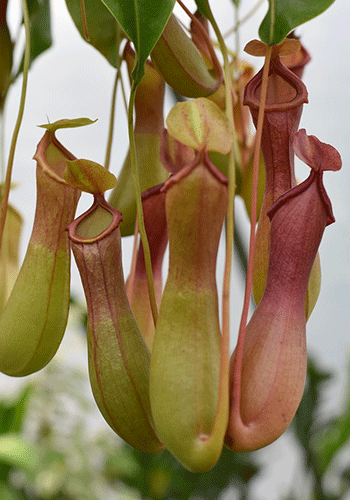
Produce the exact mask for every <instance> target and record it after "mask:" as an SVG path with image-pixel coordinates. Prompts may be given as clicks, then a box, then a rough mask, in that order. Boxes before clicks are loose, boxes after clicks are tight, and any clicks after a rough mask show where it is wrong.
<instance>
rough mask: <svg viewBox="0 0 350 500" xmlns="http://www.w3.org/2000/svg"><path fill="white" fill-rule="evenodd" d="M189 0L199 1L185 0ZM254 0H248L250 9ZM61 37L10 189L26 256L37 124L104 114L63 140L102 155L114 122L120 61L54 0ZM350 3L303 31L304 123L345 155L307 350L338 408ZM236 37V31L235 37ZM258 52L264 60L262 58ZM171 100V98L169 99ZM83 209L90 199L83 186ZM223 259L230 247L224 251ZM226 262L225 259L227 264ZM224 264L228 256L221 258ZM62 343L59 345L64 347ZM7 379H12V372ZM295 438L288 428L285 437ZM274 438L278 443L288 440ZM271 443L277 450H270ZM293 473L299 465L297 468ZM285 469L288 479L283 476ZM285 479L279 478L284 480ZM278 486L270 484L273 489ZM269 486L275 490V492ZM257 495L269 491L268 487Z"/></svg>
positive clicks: (329, 176) (250, 32) (86, 153)
mask: <svg viewBox="0 0 350 500" xmlns="http://www.w3.org/2000/svg"><path fill="white" fill-rule="evenodd" d="M186 3H187V5H189V6H190V7H191V6H192V5H194V3H192V2H186ZM253 3H254V2H251V1H248V0H242V2H241V4H242V6H241V13H242V15H244V14H245V13H246V12H247V11H248V10H249V9H250V7H251V6H252V5H253ZM19 4H20V2H19V1H17V0H10V8H11V11H10V14H11V21H12V23H13V26H14V27H15V26H16V18H17V13H18V5H19ZM212 4H213V8H214V11H215V13H216V17H217V21H218V24H219V25H220V27H221V28H222V30H223V31H226V30H227V29H228V28H229V27H230V26H231V25H232V19H233V13H232V8H231V3H230V1H229V0H220V2H219V1H216V2H212ZM266 8H267V2H266V4H264V5H263V6H262V7H261V9H260V10H259V12H258V13H257V14H256V15H255V16H254V17H253V18H252V19H251V20H250V21H249V22H247V23H246V24H245V25H244V26H243V27H242V30H241V46H242V47H244V45H245V44H246V43H247V42H248V41H249V40H250V39H252V38H257V37H258V33H257V30H258V26H259V24H260V22H261V20H262V18H263V16H264V13H265V11H266ZM52 15H53V26H52V28H53V37H54V44H53V47H52V49H50V50H49V51H47V52H46V53H45V54H44V55H42V56H41V57H40V58H39V59H38V60H37V61H36V62H35V63H34V65H33V67H32V69H31V71H30V75H29V84H28V97H27V103H26V109H25V114H24V119H23V125H22V128H21V131H20V135H19V140H18V145H17V151H16V156H15V164H14V174H13V181H14V182H16V183H18V184H19V187H18V188H17V189H16V190H13V192H12V193H11V202H12V203H13V204H14V205H15V206H16V207H17V208H18V209H19V210H20V212H21V213H22V215H23V216H24V218H25V227H24V233H23V238H22V244H21V249H22V252H21V254H22V256H23V255H24V252H25V248H26V245H27V242H28V239H29V237H30V232H31V226H32V222H33V217H34V209H35V163H34V161H33V160H32V156H33V154H34V152H35V149H36V145H37V143H38V142H39V140H40V138H41V136H42V133H43V132H42V129H39V128H37V125H39V124H42V123H46V122H47V121H48V118H49V120H50V121H51V122H53V121H55V120H58V119H61V118H75V117H81V116H87V117H89V118H91V119H96V118H98V122H97V123H95V124H94V125H90V126H88V127H82V128H80V129H79V128H78V129H70V130H67V131H64V130H63V131H59V132H58V134H57V135H58V138H59V139H60V141H61V142H62V143H63V144H64V145H65V146H66V147H67V148H68V149H69V150H70V151H72V153H73V154H74V155H75V156H77V157H83V158H88V159H91V160H94V161H97V162H99V163H103V162H104V156H105V149H106V138H107V130H108V122H109V110H110V97H111V90H112V85H113V80H114V74H115V73H114V69H113V68H111V67H110V66H109V65H108V63H107V62H106V61H105V59H104V58H103V57H102V56H101V55H100V54H99V53H98V52H97V51H95V50H94V49H93V48H92V47H91V46H88V45H87V44H86V43H84V42H83V40H82V39H81V37H80V35H79V34H78V32H77V30H76V29H75V26H74V25H73V23H72V21H71V20H70V18H69V15H68V12H67V9H66V6H65V2H64V0H55V1H54V2H52ZM349 22H350V3H349V2H348V1H347V0H336V1H335V3H334V4H333V5H332V6H331V7H330V8H329V9H328V10H327V11H326V12H325V13H324V14H322V15H321V16H319V17H318V18H316V19H314V20H312V21H310V22H308V23H306V24H305V25H303V26H301V27H300V28H299V29H298V31H297V33H298V34H299V35H301V36H302V41H303V43H304V45H305V46H306V47H307V49H308V50H309V52H310V54H311V56H312V61H311V63H310V64H309V65H308V66H307V68H306V70H305V74H304V82H305V84H306V86H307V87H308V92H309V104H308V105H305V106H304V111H303V115H302V119H301V123H300V128H306V130H307V133H308V134H313V135H316V136H317V137H318V138H319V139H320V140H321V141H323V142H327V143H329V144H332V145H333V146H334V147H336V148H337V149H338V150H339V152H340V154H341V156H342V159H343V168H342V170H341V171H340V172H326V173H325V176H324V183H325V186H326V189H327V192H328V194H329V196H330V198H331V200H332V203H333V211H334V214H335V217H336V223H335V224H333V225H331V226H329V227H328V228H327V229H326V231H325V235H324V238H323V241H322V243H321V247H320V255H321V266H322V287H321V295H320V297H319V300H318V303H317V305H316V307H315V310H314V312H313V313H312V316H311V318H310V320H309V322H308V325H307V341H308V349H309V353H310V354H311V355H313V356H315V358H316V359H317V360H318V361H321V363H322V365H323V367H324V368H327V369H331V370H333V371H335V373H336V375H337V377H336V380H335V383H334V384H333V385H332V388H331V389H330V390H329V391H328V399H327V402H326V405H325V408H326V409H327V410H328V411H329V412H336V410H337V408H338V407H339V404H341V401H342V395H343V391H344V390H345V381H346V370H348V367H349V365H350V359H349V346H350V338H349V337H350V336H349V333H350V326H349V323H350V321H349V311H350V259H349V247H350V221H349V215H350V197H349V190H350V148H349V146H350V118H349V117H350V56H349V46H350V29H349V25H350V24H349ZM231 41H232V39H231V40H230V39H229V43H230V42H231ZM247 59H250V60H251V61H252V62H253V64H254V65H255V66H256V68H257V69H259V68H260V66H261V64H262V60H261V59H254V60H253V59H252V58H249V57H247ZM20 85H21V79H19V80H18V81H17V82H16V84H15V85H14V86H13V88H12V89H11V91H10V94H9V98H8V106H7V113H6V120H7V121H6V144H7V148H8V145H9V142H10V139H11V134H12V130H13V126H14V122H15V119H16V116H17V109H18V102H19V95H20ZM168 109H169V108H168ZM116 116H117V120H116V127H115V138H114V147H113V154H112V162H111V169H112V171H113V172H114V173H116V174H117V173H118V171H119V169H120V168H121V165H122V163H123V161H124V157H125V154H126V151H127V144H128V139H127V130H126V120H125V113H124V109H123V105H122V103H121V101H120V100H118V104H117V114H116ZM297 165H298V166H297V175H298V177H299V178H300V179H304V178H305V177H306V176H307V175H308V172H309V168H308V167H305V166H303V165H301V164H299V163H298V164H297ZM82 198H83V200H82V202H81V204H80V206H79V213H81V212H82V211H83V210H84V209H86V208H87V207H88V206H89V205H90V202H91V198H90V197H89V196H88V195H84V196H83V197H82ZM219 258H220V259H221V261H220V262H221V264H222V259H223V254H222V253H221V254H220V257H219ZM124 259H125V266H126V273H128V269H129V262H130V239H129V242H125V252H124ZM221 264H220V265H221ZM219 267H220V266H219ZM72 276H73V277H72V291H73V292H74V293H77V294H81V293H82V292H81V286H80V283H79V276H78V273H77V271H76V270H75V266H74V267H73V273H72ZM233 281H234V282H235V283H236V285H235V286H234V287H233V297H232V315H233V323H232V337H233V342H234V339H235V336H236V331H237V324H238V319H239V316H240V310H241V300H242V297H241V293H240V290H241V279H240V276H239V274H238V272H237V270H236V271H235V275H234V277H233ZM64 345H65V344H63V345H62V347H61V350H62V349H63V348H64ZM4 383H6V382H5V380H4ZM286 439H288V437H287V438H286ZM274 446H275V445H272V447H270V448H271V449H272V450H274V451H273V452H272V451H271V453H277V454H278V453H279V451H278V450H280V449H281V448H278V446H277V447H274ZM267 453H269V452H267ZM292 473H293V470H292V468H291V471H290V474H292ZM284 483H285V478H284V479H283V484H284ZM280 488H281V485H279V484H278V481H277V483H276V489H278V490H280ZM270 494H271V493H269V495H270ZM269 495H267V496H266V499H267V498H271V497H270V496H269ZM256 498H257V499H259V500H264V499H265V496H264V494H263V490H261V488H260V489H259V492H257V497H256Z"/></svg>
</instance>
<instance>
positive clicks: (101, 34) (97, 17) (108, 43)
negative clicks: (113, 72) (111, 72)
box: [66, 0, 121, 68]
mask: <svg viewBox="0 0 350 500" xmlns="http://www.w3.org/2000/svg"><path fill="white" fill-rule="evenodd" d="M84 1H85V11H86V20H87V28H88V33H89V37H90V40H89V43H90V44H91V45H92V46H93V47H95V49H97V50H98V51H99V52H100V53H101V54H102V55H103V56H104V57H105V58H106V59H107V61H108V62H109V63H110V64H111V65H112V66H114V67H115V68H116V67H117V62H118V51H119V44H120V38H121V36H120V34H119V33H118V30H119V31H120V28H119V26H118V22H117V21H116V19H115V17H114V16H113V15H112V14H111V12H110V11H109V10H108V9H107V8H106V6H105V5H104V4H103V3H102V2H100V1H96V0H84ZM66 5H67V8H68V11H69V14H70V15H71V17H72V19H73V21H74V24H75V26H76V27H77V29H78V31H79V33H80V34H81V36H82V37H83V39H84V40H85V41H86V38H85V34H84V25H83V18H82V14H81V8H80V2H77V1H76V0H66Z"/></svg>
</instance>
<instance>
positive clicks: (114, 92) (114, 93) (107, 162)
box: [104, 68, 120, 170]
mask: <svg viewBox="0 0 350 500" xmlns="http://www.w3.org/2000/svg"><path fill="white" fill-rule="evenodd" d="M119 78H120V68H118V70H117V73H116V76H115V79H114V85H113V90H112V101H111V112H110V116H109V127H108V139H107V148H106V156H105V164H104V166H105V168H106V169H107V170H109V165H110V162H111V151H112V143H113V132H114V118H115V103H116V98H117V88H118V81H119Z"/></svg>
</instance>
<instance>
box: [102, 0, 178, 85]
mask: <svg viewBox="0 0 350 500" xmlns="http://www.w3.org/2000/svg"><path fill="white" fill-rule="evenodd" d="M101 1H102V2H103V3H104V4H105V5H106V7H108V9H109V10H110V11H111V13H112V14H113V16H114V17H115V18H116V19H117V21H119V23H120V25H121V26H122V28H123V29H124V31H125V33H126V34H127V36H128V37H129V38H130V40H131V41H132V42H133V44H134V47H135V51H136V54H137V59H136V63H135V68H134V71H133V74H132V77H133V79H134V81H135V83H136V84H137V83H139V81H140V80H141V78H142V76H143V74H144V64H145V62H146V59H147V57H148V56H149V54H150V52H151V50H152V49H153V47H154V45H155V44H156V42H157V40H158V38H159V37H160V35H161V34H162V31H163V30H164V27H165V25H166V23H167V22H168V19H169V17H170V14H171V13H172V10H173V8H174V4H175V0H101Z"/></svg>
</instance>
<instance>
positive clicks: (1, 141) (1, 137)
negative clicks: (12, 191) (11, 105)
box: [0, 107, 5, 184]
mask: <svg viewBox="0 0 350 500" xmlns="http://www.w3.org/2000/svg"><path fill="white" fill-rule="evenodd" d="M4 178H5V107H3V109H2V110H0V181H1V184H2V183H3V182H4Z"/></svg>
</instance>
